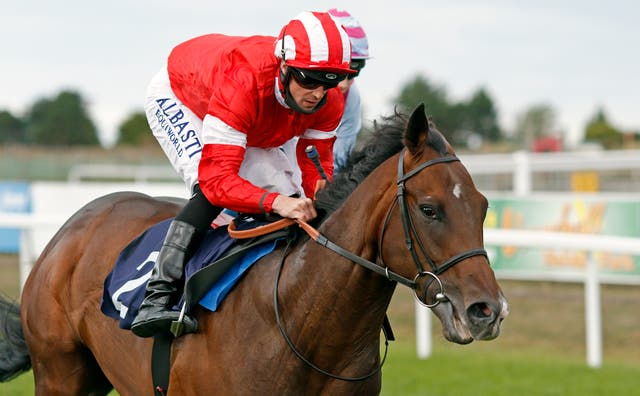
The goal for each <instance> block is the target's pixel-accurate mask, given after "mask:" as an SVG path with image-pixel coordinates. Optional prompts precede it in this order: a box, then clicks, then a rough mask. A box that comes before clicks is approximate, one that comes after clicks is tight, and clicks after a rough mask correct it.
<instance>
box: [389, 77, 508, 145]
mask: <svg viewBox="0 0 640 396" xmlns="http://www.w3.org/2000/svg"><path fill="white" fill-rule="evenodd" d="M394 103H395V104H396V105H398V106H399V107H400V110H402V111H404V112H409V111H411V110H413V109H414V108H415V107H416V106H417V105H418V104H419V103H424V104H425V105H426V109H427V115H428V116H429V117H432V118H433V121H434V122H435V123H436V125H437V126H438V129H440V130H441V131H442V132H443V133H444V134H445V136H446V137H447V139H448V140H449V142H450V143H451V144H453V145H467V144H468V142H469V138H470V137H471V136H474V135H475V136H476V137H477V136H480V137H482V139H486V140H489V141H494V142H495V141H498V140H500V139H501V138H502V132H501V130H500V127H499V126H498V120H497V118H498V117H497V111H496V109H495V106H494V104H493V100H492V99H491V97H490V96H489V94H488V93H487V91H486V90H485V89H479V90H478V91H476V92H475V93H474V94H473V95H472V97H471V99H469V100H468V101H462V102H458V103H455V102H450V101H449V99H448V98H447V92H446V89H445V88H444V86H441V85H436V84H432V83H430V82H429V80H427V79H426V78H425V77H423V76H421V75H417V76H416V77H415V78H414V79H413V80H411V81H409V82H408V83H407V84H405V85H404V86H403V87H402V88H401V90H400V94H399V95H398V96H397V97H396V98H395V99H394Z"/></svg>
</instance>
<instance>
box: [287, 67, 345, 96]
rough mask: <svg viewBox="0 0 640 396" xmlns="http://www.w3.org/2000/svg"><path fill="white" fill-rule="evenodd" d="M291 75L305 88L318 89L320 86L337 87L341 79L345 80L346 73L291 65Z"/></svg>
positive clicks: (326, 87)
mask: <svg viewBox="0 0 640 396" xmlns="http://www.w3.org/2000/svg"><path fill="white" fill-rule="evenodd" d="M289 70H291V75H292V76H293V78H294V79H295V80H296V82H297V83H298V85H300V86H301V87H302V88H304V89H310V90H313V89H317V88H318V87H324V88H325V89H330V88H335V87H337V86H338V84H339V83H340V81H342V80H344V79H345V77H346V75H345V74H337V73H333V72H327V71H311V70H303V69H297V68H295V67H291V66H289Z"/></svg>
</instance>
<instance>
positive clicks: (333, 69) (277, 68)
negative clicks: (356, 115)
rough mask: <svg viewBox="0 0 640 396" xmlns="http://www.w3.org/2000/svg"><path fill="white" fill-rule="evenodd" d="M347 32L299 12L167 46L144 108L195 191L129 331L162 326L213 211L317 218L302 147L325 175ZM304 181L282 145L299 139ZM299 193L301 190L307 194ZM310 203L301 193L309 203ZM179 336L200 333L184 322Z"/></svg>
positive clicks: (344, 72)
mask: <svg viewBox="0 0 640 396" xmlns="http://www.w3.org/2000/svg"><path fill="white" fill-rule="evenodd" d="M350 55H351V53H350V43H349V38H348V36H347V34H346V32H345V31H344V30H343V28H341V27H340V26H339V25H338V24H337V23H336V22H335V21H334V19H333V18H332V17H331V16H330V15H329V14H328V13H325V12H303V13H301V14H299V15H298V16H296V17H295V18H294V19H292V20H291V21H289V23H288V24H287V25H285V26H284V27H283V28H282V30H281V32H280V34H279V36H278V37H277V38H276V37H270V36H250V37H237V36H226V35H221V34H209V35H205V36H200V37H196V38H194V39H191V40H188V41H186V42H184V43H182V44H179V45H178V46H177V47H175V48H174V49H173V50H172V51H171V53H170V55H169V58H168V62H167V65H166V67H163V68H162V69H161V70H160V72H159V73H158V74H157V75H156V76H155V77H154V78H153V79H152V81H151V83H150V85H149V88H148V91H147V99H146V103H145V112H146V114H147V119H148V121H149V126H150V127H151V130H152V131H153V134H154V136H155V137H156V139H157V140H158V142H159V143H160V145H161V146H162V148H163V150H164V151H165V154H166V155H167V156H168V158H169V160H170V161H171V163H172V165H173V166H174V168H175V169H176V171H177V172H178V173H179V174H180V176H181V177H182V178H183V180H184V181H185V183H186V185H187V188H188V189H189V191H191V193H192V196H191V198H190V199H189V201H188V202H187V204H186V205H185V206H184V208H183V209H182V210H181V211H180V212H179V213H178V215H177V216H176V217H175V219H174V220H173V221H172V223H171V225H170V227H169V231H168V233H167V236H166V238H165V241H164V243H163V246H162V249H161V250H160V254H159V256H158V259H157V261H156V265H155V267H154V269H153V272H152V274H151V278H150V279H149V282H148V284H147V291H146V293H145V299H144V301H143V303H142V305H141V307H140V311H139V313H138V315H137V317H136V318H135V320H134V321H133V323H132V326H131V330H132V331H133V332H134V333H135V334H136V335H138V336H140V337H150V336H153V335H154V334H156V333H157V332H159V331H166V330H168V329H169V326H170V324H171V322H173V321H175V320H177V319H178V316H179V313H178V312H175V311H172V310H170V306H172V305H173V303H174V293H175V292H176V291H177V289H178V285H179V282H180V280H181V278H182V277H183V271H184V264H185V261H186V259H188V257H189V255H190V254H191V253H192V252H193V251H194V250H195V246H194V245H197V244H198V239H199V237H200V236H201V235H202V234H203V233H204V232H206V230H207V229H208V228H209V227H210V225H211V222H212V220H213V219H214V218H216V216H218V214H219V213H220V211H221V208H229V209H231V210H233V211H237V212H242V213H275V214H278V215H280V216H282V217H288V218H292V219H301V220H304V221H307V220H310V219H313V218H314V217H315V216H316V215H317V214H316V211H315V209H314V207H313V204H312V201H311V199H309V198H306V197H311V196H313V195H314V193H315V191H316V189H317V188H318V186H320V185H322V179H321V177H320V175H319V173H318V171H317V170H316V168H315V167H314V165H313V163H312V162H311V160H309V159H308V158H307V157H306V155H305V147H307V145H310V144H313V145H315V146H316V147H317V149H318V152H319V153H320V158H321V161H322V165H323V167H324V169H325V172H326V174H327V175H329V177H331V175H332V174H333V172H332V171H333V155H332V149H333V142H334V140H335V133H336V129H337V127H338V124H339V123H340V117H341V116H342V113H343V111H344V98H343V96H342V95H341V92H340V89H339V88H337V86H338V83H340V81H342V80H344V79H345V78H346V77H347V76H348V75H349V74H353V73H356V71H355V70H352V69H351V68H350V61H351V59H350ZM298 136H299V143H298V149H297V165H298V166H299V169H300V171H301V174H302V183H301V185H300V183H296V182H295V181H294V180H293V177H292V176H293V174H294V169H293V166H294V165H292V164H291V162H290V161H289V160H288V159H287V157H286V155H285V154H284V153H283V152H282V150H280V149H279V147H280V146H281V145H283V144H284V143H285V142H287V141H288V140H290V139H292V138H294V137H298ZM303 193H304V194H303ZM305 196H306V197H305ZM183 323H184V325H185V331H186V332H193V331H196V329H197V323H196V321H195V319H193V318H191V317H188V316H186V315H185V317H184V318H183Z"/></svg>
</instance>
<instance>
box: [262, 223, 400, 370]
mask: <svg viewBox="0 0 640 396" xmlns="http://www.w3.org/2000/svg"><path fill="white" fill-rule="evenodd" d="M302 224H305V225H306V227H309V228H310V229H311V230H313V231H316V230H315V229H314V228H313V227H311V226H310V225H309V224H307V223H305V222H301V226H302ZM302 227H303V229H304V230H305V231H307V229H306V228H305V227H304V226H302ZM316 232H317V231H316ZM307 233H309V231H307ZM309 235H310V236H311V234H309ZM294 241H295V238H289V241H288V242H287V246H286V247H285V248H284V252H283V253H282V259H281V260H280V265H279V267H278V273H277V274H276V282H275V285H274V287H273V310H274V312H275V315H276V323H277V324H278V328H279V329H280V333H282V337H284V340H285V341H286V342H287V345H289V348H290V349H291V350H292V351H293V353H295V355H296V356H297V357H298V359H300V360H302V361H303V362H304V363H305V364H306V365H307V366H309V367H311V368H312V369H314V370H316V371H317V372H319V373H321V374H324V375H326V376H327V377H331V378H333V379H337V380H341V381H350V382H356V381H362V380H365V379H367V378H369V377H371V376H373V375H375V374H376V373H377V372H379V371H380V370H381V369H382V366H383V365H384V362H385V361H386V360H387V352H388V351H389V339H388V338H387V333H386V332H383V334H384V356H383V357H382V360H381V361H380V364H379V365H378V366H377V367H376V368H375V369H373V370H372V371H371V372H369V373H368V374H365V375H363V376H360V377H343V376H340V375H336V374H332V373H330V372H328V371H326V370H323V369H321V368H320V367H318V366H316V365H315V364H313V363H312V362H310V361H309V360H308V359H307V358H305V357H304V355H302V353H301V352H300V351H298V349H297V348H296V346H295V345H294V344H293V341H291V339H290V338H289V335H288V334H287V332H286V330H285V328H284V325H283V324H282V320H281V319H280V312H279V311H280V310H279V309H278V284H279V283H280V275H281V274H282V268H283V267H284V261H285V258H286V257H287V254H289V250H290V249H291V245H292V244H293V242H294Z"/></svg>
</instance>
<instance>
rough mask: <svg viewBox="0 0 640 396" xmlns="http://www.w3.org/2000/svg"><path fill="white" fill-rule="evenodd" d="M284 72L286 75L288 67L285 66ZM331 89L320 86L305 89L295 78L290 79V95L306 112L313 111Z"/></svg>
mask: <svg viewBox="0 0 640 396" xmlns="http://www.w3.org/2000/svg"><path fill="white" fill-rule="evenodd" d="M283 70H284V72H285V73H286V70H287V66H286V65H283ZM329 89H330V88H328V87H326V86H324V85H319V86H317V87H315V88H307V87H303V86H302V85H300V83H299V82H298V80H296V79H295V78H294V77H293V76H291V78H289V93H290V94H291V97H292V98H293V100H294V101H295V102H296V104H297V105H298V106H300V108H301V109H303V110H305V111H311V110H313V109H314V108H315V107H316V106H317V105H318V103H320V101H321V100H322V98H323V97H324V95H326V93H327V90H329Z"/></svg>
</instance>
